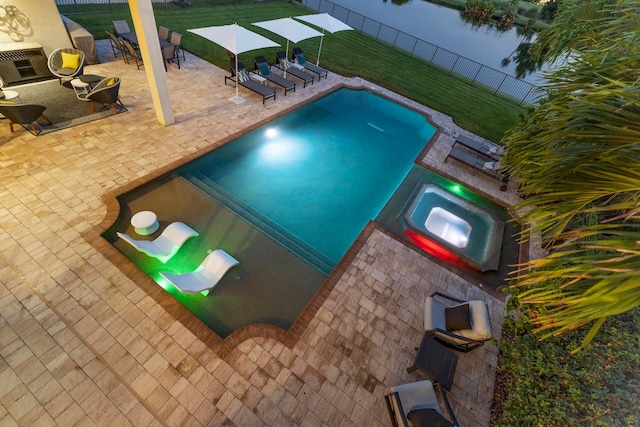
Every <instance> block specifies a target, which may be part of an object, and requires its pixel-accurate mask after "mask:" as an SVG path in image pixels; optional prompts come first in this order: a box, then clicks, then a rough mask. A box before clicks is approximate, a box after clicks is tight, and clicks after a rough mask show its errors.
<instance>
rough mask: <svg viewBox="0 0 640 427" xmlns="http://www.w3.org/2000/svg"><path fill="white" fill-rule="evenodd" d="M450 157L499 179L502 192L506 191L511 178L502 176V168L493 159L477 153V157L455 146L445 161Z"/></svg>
mask: <svg viewBox="0 0 640 427" xmlns="http://www.w3.org/2000/svg"><path fill="white" fill-rule="evenodd" d="M450 157H451V158H454V159H456V160H458V161H459V162H462V163H464V164H466V165H469V166H471V167H472V168H475V169H477V170H479V171H482V172H484V173H486V174H487V175H489V176H491V177H493V178H495V179H497V180H498V181H501V182H502V185H501V186H500V190H501V191H506V189H507V182H509V177H508V176H506V175H503V174H501V173H500V172H499V171H498V169H499V168H500V162H499V161H495V160H494V159H492V158H491V157H488V156H486V155H484V154H482V153H477V154H476V155H473V154H470V153H468V152H466V151H464V150H461V149H460V148H458V147H456V146H455V145H454V146H453V148H451V151H450V152H449V155H448V156H447V158H446V160H445V161H447V160H449V158H450Z"/></svg>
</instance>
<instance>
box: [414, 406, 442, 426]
mask: <svg viewBox="0 0 640 427" xmlns="http://www.w3.org/2000/svg"><path fill="white" fill-rule="evenodd" d="M407 419H408V420H409V421H411V422H412V423H413V425H414V426H416V427H423V426H424V427H427V426H429V427H451V426H453V424H452V423H451V422H450V421H449V420H447V419H446V418H445V417H443V416H442V414H440V412H438V411H436V410H435V409H416V410H415V411H410V412H409V413H408V414H407Z"/></svg>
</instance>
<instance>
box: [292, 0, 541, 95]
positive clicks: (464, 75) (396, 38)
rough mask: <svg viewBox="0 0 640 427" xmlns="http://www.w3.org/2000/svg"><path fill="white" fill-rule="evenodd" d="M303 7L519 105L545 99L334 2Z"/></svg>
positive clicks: (314, 0)
mask: <svg viewBox="0 0 640 427" xmlns="http://www.w3.org/2000/svg"><path fill="white" fill-rule="evenodd" d="M302 3H303V4H304V5H305V6H307V7H309V8H311V9H314V10H317V11H318V12H320V13H328V14H329V15H331V16H333V17H334V18H337V19H339V20H341V21H342V22H344V23H346V24H347V25H349V26H351V27H353V28H354V29H356V30H358V31H360V32H361V33H364V34H367V35H369V36H371V37H374V38H375V39H376V40H378V41H382V42H384V43H388V44H390V45H391V46H393V47H394V48H397V49H402V50H404V51H406V52H407V53H408V54H409V55H410V56H411V57H412V58H415V59H418V60H419V61H420V62H423V63H426V64H427V65H429V66H430V67H433V68H436V69H438V70H440V71H442V72H444V73H447V74H449V75H450V76H452V77H455V78H457V79H458V80H461V81H463V82H465V83H468V84H470V85H471V86H474V87H477V88H480V89H482V90H484V91H486V92H489V93H491V94H493V95H495V96H497V97H499V98H502V99H504V100H507V101H509V102H512V103H514V104H516V105H520V106H522V105H532V104H535V103H536V101H537V99H538V98H539V97H540V96H541V92H540V91H539V88H538V86H536V85H534V84H531V83H529V82H526V81H524V80H520V79H517V78H515V77H513V76H510V75H509V74H505V73H503V72H502V71H498V70H496V69H494V68H491V67H487V66H486V65H482V64H480V63H478V62H476V61H473V60H471V59H469V58H466V57H464V56H460V55H458V54H456V53H453V52H451V51H449V50H447V49H443V48H441V47H439V46H436V45H434V44H432V43H429V42H426V41H424V40H422V39H419V38H417V37H414V36H412V35H409V34H407V33H403V32H402V31H400V30H397V29H395V28H392V27H389V26H388V25H385V24H383V23H381V22H378V21H375V20H373V19H370V18H367V17H366V16H364V15H361V14H359V13H357V12H354V11H352V10H350V9H347V8H345V7H343V6H340V5H337V4H335V3H333V2H331V1H328V0H302Z"/></svg>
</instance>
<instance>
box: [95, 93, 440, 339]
mask: <svg viewBox="0 0 640 427" xmlns="http://www.w3.org/2000/svg"><path fill="white" fill-rule="evenodd" d="M435 130H436V129H435V127H433V126H432V125H431V124H430V123H429V122H428V120H427V118H426V117H425V116H424V115H422V114H419V113H417V112H415V111H413V110H411V109H408V108H406V107H403V106H401V105H399V104H396V103H394V102H392V101H389V100H387V99H385V98H383V97H381V96H378V95H376V94H373V93H370V92H367V91H363V90H352V89H346V88H342V89H339V90H337V91H335V92H333V93H331V94H329V95H327V96H325V97H323V98H321V99H318V100H317V101H314V102H312V103H310V104H307V105H305V106H303V107H301V108H299V109H297V110H295V111H293V112H291V113H289V114H287V115H285V116H283V117H281V118H278V119H276V120H274V121H272V122H270V123H269V124H267V125H265V126H262V127H260V128H258V129H256V130H255V131H252V132H250V133H248V134H246V135H243V136H241V137H239V138H238V139H236V140H234V141H232V142H229V143H228V144H225V145H224V146H222V147H220V148H218V149H216V150H214V151H212V152H210V153H208V154H206V155H204V156H202V157H200V158H198V159H196V160H194V161H193V162H190V163H189V164H187V165H185V166H183V167H181V168H179V169H177V170H176V171H174V172H172V173H170V174H167V175H166V176H163V177H161V178H159V179H157V180H154V181H152V182H150V183H148V184H146V185H145V186H142V187H140V188H138V189H136V190H134V191H132V192H130V193H127V194H125V195H122V196H121V197H119V202H120V204H121V215H120V217H119V218H118V220H117V222H116V224H115V225H114V227H113V228H112V229H111V230H109V232H107V233H105V238H107V240H109V241H110V242H112V243H113V245H114V246H116V247H117V248H118V249H119V250H120V251H121V252H122V253H124V254H125V255H126V256H127V257H128V258H129V259H131V260H132V261H133V262H134V263H135V264H136V265H137V266H138V267H139V268H140V269H141V270H143V271H144V272H145V273H146V274H148V275H149V277H151V278H152V279H154V280H155V281H156V282H157V283H159V284H160V285H161V286H163V287H164V288H165V289H166V290H167V292H169V293H170V294H171V295H172V296H173V297H174V298H175V299H176V300H178V301H179V302H180V303H181V304H183V305H184V306H185V307H187V308H188V309H189V310H190V311H191V312H192V313H194V314H195V315H196V316H197V317H199V318H200V319H201V320H202V321H203V322H204V323H205V324H206V325H208V326H209V327H210V328H211V329H213V330H214V331H215V332H216V333H217V334H218V335H219V336H221V337H223V338H224V337H226V336H228V335H229V334H231V333H233V332H234V331H235V330H237V329H239V328H242V327H244V326H247V325H251V324H256V323H266V324H270V325H275V326H278V327H281V328H283V329H285V330H287V329H288V328H289V327H290V326H291V325H292V324H293V322H294V321H295V319H296V318H297V316H298V315H299V314H300V312H301V311H302V310H303V309H304V307H305V306H306V305H307V304H308V302H309V301H310V300H311V298H312V297H313V295H314V294H315V292H316V291H317V290H318V289H319V287H320V286H321V285H322V283H323V281H324V280H325V279H326V277H327V275H328V274H329V273H330V272H331V270H332V269H333V268H334V267H335V266H336V264H337V263H338V262H339V261H340V259H341V258H342V257H343V256H344V254H345V252H346V251H347V250H348V249H349V247H350V246H351V245H352V244H353V242H354V240H355V239H356V238H357V236H358V235H359V234H360V233H361V231H362V230H363V228H364V227H365V226H366V224H367V223H368V221H370V220H372V219H374V218H375V217H376V215H377V214H378V213H379V212H380V210H381V209H382V207H383V206H384V205H385V203H386V202H387V200H388V199H389V198H390V197H391V195H392V194H393V193H394V191H395V190H396V188H397V187H398V186H399V185H400V183H401V182H402V181H403V179H404V178H405V176H406V175H407V173H408V172H409V171H410V170H411V168H412V165H413V161H414V159H415V158H416V157H417V156H418V154H419V153H420V152H421V151H422V150H423V149H424V148H425V146H426V145H427V144H428V141H429V140H430V138H431V137H432V136H433V135H434V133H435ZM141 210H150V211H153V212H155V213H156V214H157V216H158V219H159V221H160V228H159V229H158V231H157V232H156V233H155V234H153V235H151V236H149V237H144V238H145V239H146V238H150V239H153V238H155V237H157V235H158V234H159V233H160V232H162V230H163V229H164V228H165V227H166V225H167V224H169V223H171V222H174V221H182V222H185V223H186V224H188V225H189V226H190V227H191V228H193V229H194V230H196V231H198V233H199V236H197V237H194V238H191V239H189V240H188V241H187V242H186V243H185V244H184V246H183V247H182V248H181V249H180V251H178V253H177V254H176V255H175V256H174V257H173V258H171V260H169V261H168V262H167V263H166V264H162V263H161V262H159V261H158V260H156V259H154V258H151V257H148V256H146V255H144V254H141V253H140V252H137V251H135V249H133V248H132V247H131V246H130V245H128V244H126V243H123V242H122V241H121V240H120V239H117V238H115V237H114V236H115V233H116V232H118V231H119V232H124V233H127V234H129V235H134V233H135V232H134V231H133V228H132V227H131V225H130V219H131V216H132V215H133V214H135V213H136V212H139V211H141ZM136 238H139V239H141V238H142V237H138V236H136ZM220 248H221V249H224V250H225V251H226V252H228V253H229V254H231V255H232V256H233V257H234V258H236V259H237V260H238V261H239V262H240V264H239V265H238V266H236V267H234V268H233V269H232V270H230V272H229V273H228V274H227V275H226V276H225V277H224V278H223V279H222V280H221V281H220V283H219V284H218V285H217V286H216V287H215V288H214V289H213V290H212V291H211V293H210V294H209V296H208V297H205V296H203V295H200V294H196V295H191V294H182V293H180V292H179V291H177V290H176V289H175V288H173V287H172V286H171V285H169V284H168V283H166V282H163V281H162V279H161V278H160V276H159V273H160V272H162V271H164V272H169V273H182V272H187V271H192V270H193V269H195V268H196V267H197V266H198V265H199V263H200V262H201V261H202V260H203V259H204V258H205V256H206V255H207V254H208V253H209V251H211V250H215V249H220Z"/></svg>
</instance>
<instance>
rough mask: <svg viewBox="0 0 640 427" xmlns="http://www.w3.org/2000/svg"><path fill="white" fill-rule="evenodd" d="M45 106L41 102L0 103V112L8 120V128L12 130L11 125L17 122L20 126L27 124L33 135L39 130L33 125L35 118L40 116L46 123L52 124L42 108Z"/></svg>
mask: <svg viewBox="0 0 640 427" xmlns="http://www.w3.org/2000/svg"><path fill="white" fill-rule="evenodd" d="M46 109H47V107H46V106H45V105H41V104H2V103H0V114H3V115H4V116H5V117H6V118H7V120H9V129H11V132H13V131H14V129H13V125H14V124H19V125H22V126H25V125H29V126H31V129H32V130H33V133H34V134H35V135H38V134H39V133H40V132H39V131H38V129H37V128H36V126H35V124H34V123H35V122H36V120H38V118H40V117H42V118H43V119H44V120H46V121H47V123H49V124H52V123H51V120H49V118H48V117H47V116H45V115H44V110H46Z"/></svg>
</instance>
